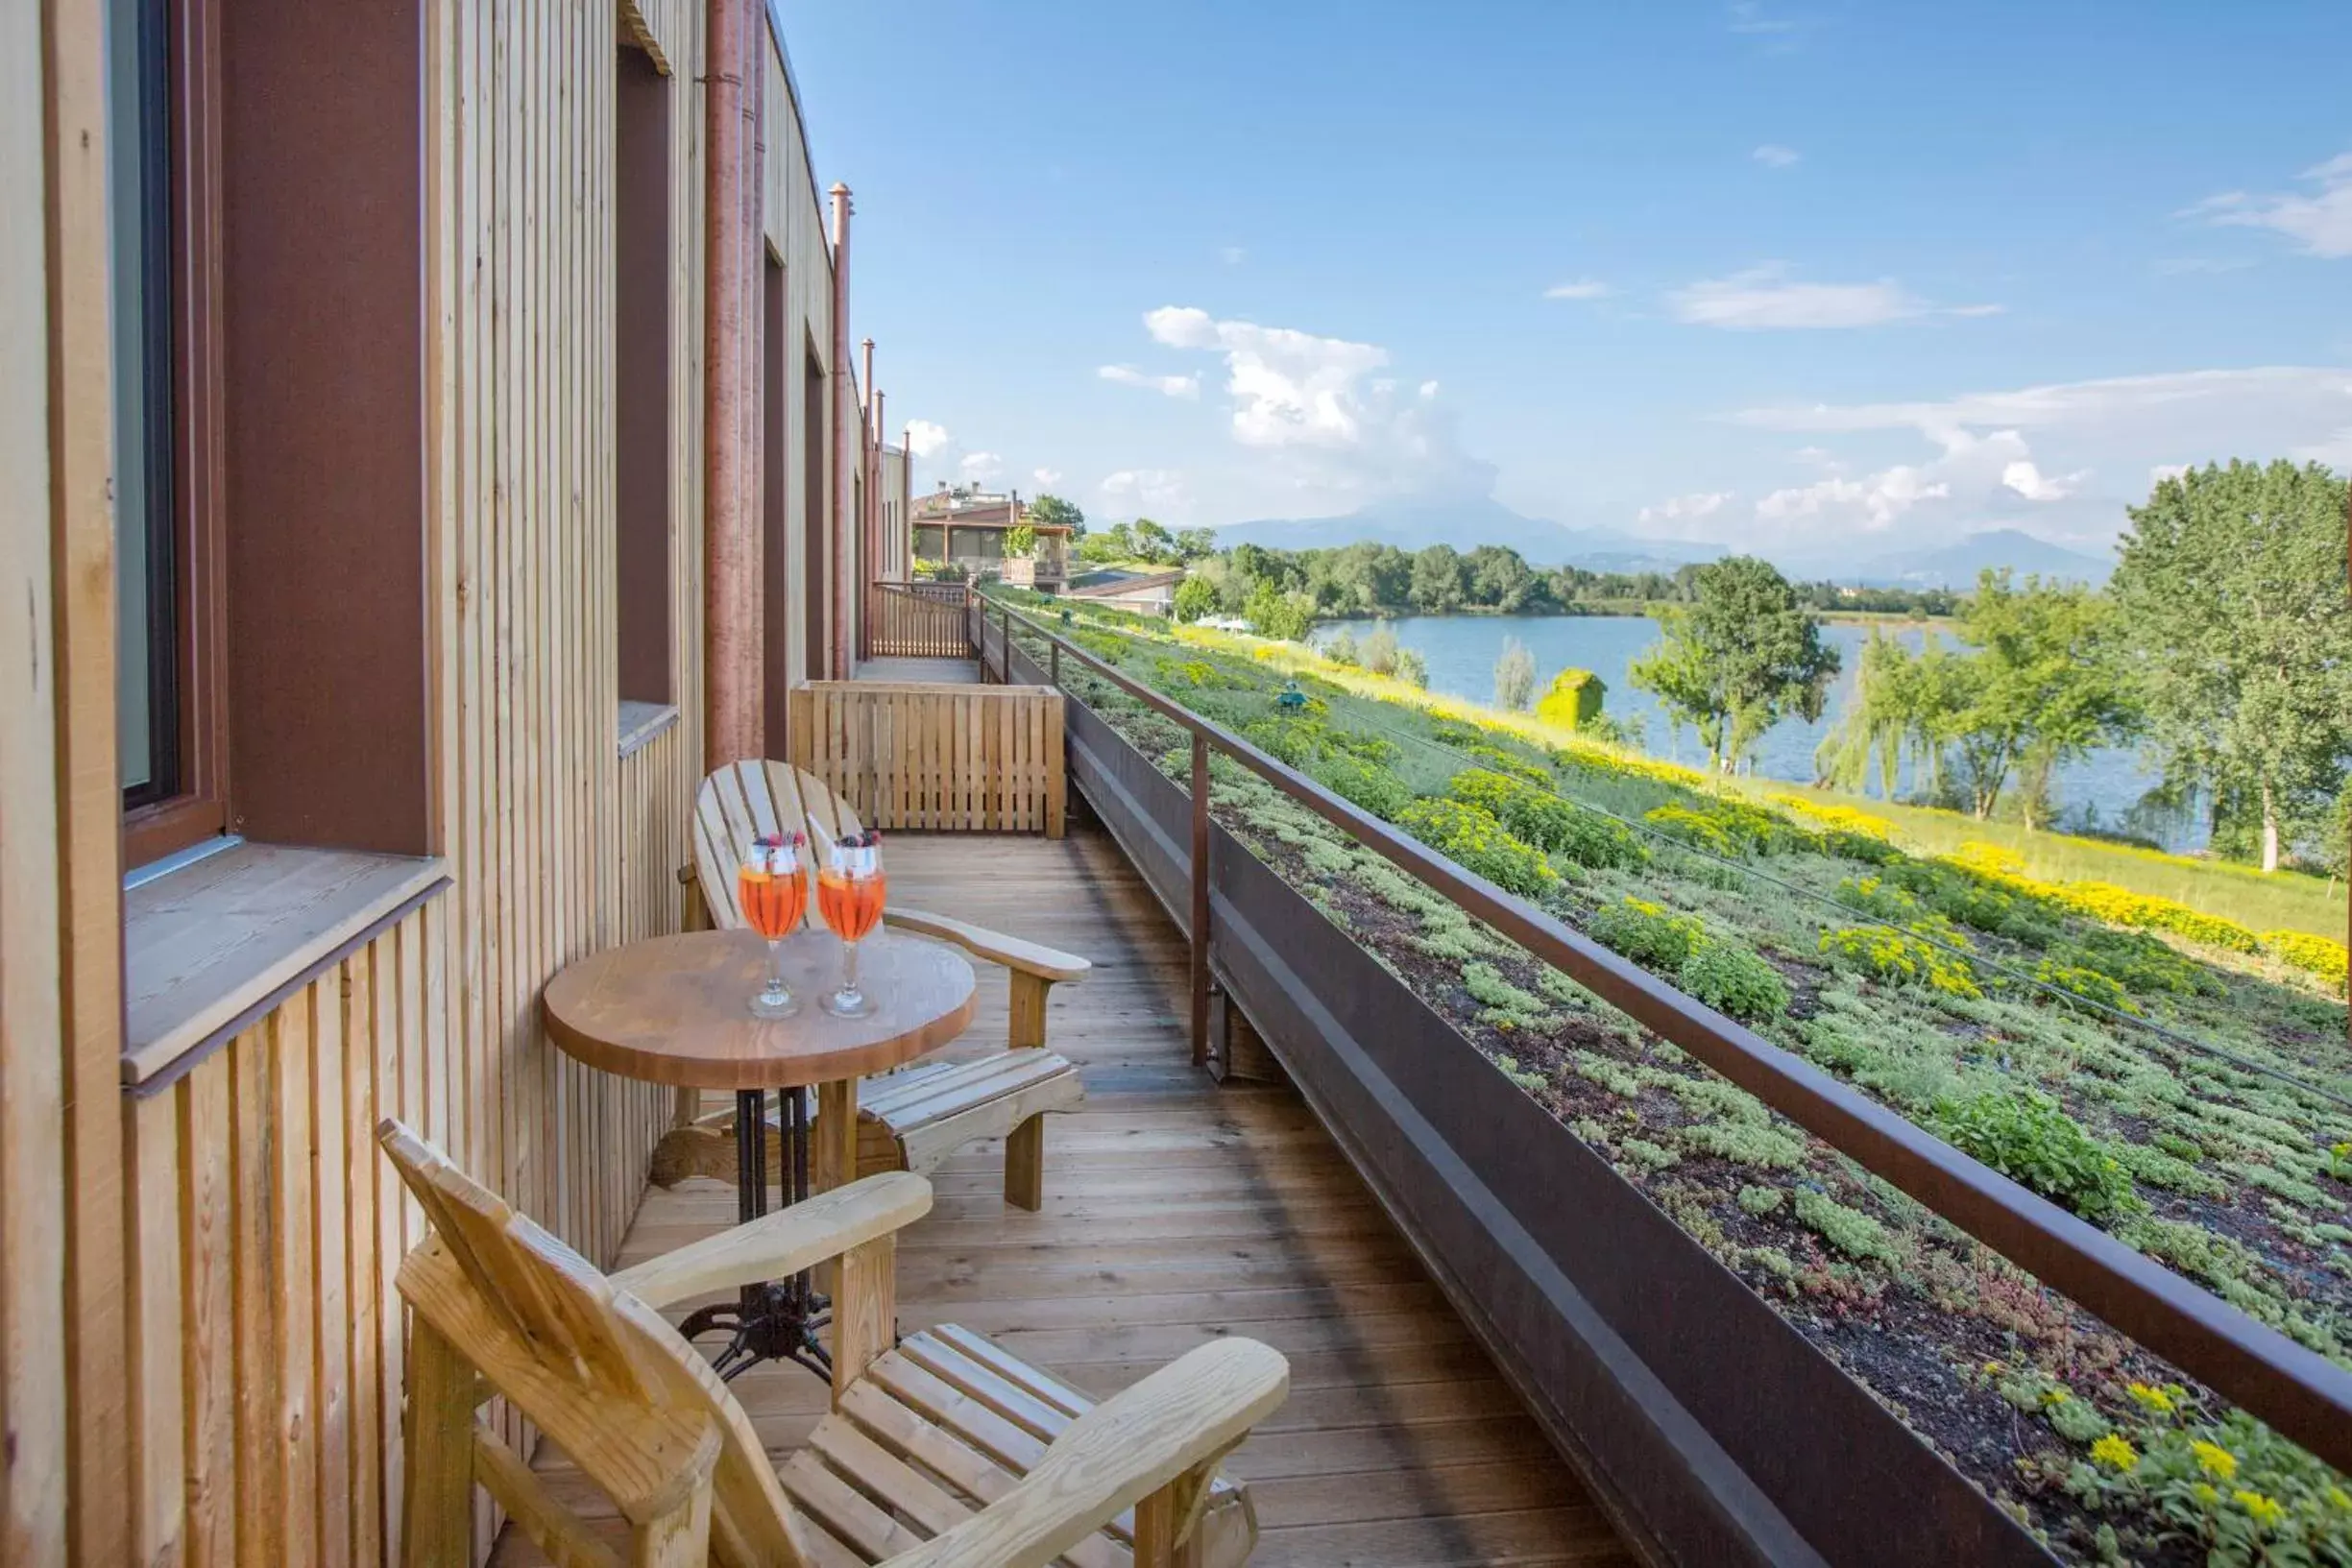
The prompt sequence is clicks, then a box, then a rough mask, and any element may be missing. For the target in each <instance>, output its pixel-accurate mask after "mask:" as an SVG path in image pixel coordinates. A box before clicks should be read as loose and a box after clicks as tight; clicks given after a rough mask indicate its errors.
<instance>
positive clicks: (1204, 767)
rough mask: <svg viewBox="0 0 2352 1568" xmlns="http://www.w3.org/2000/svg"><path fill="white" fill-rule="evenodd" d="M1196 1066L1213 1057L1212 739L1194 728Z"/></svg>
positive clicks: (1193, 1021) (1193, 870)
mask: <svg viewBox="0 0 2352 1568" xmlns="http://www.w3.org/2000/svg"><path fill="white" fill-rule="evenodd" d="M1192 872H1193V918H1192V931H1191V936H1192V992H1193V1019H1192V1023H1193V1066H1195V1067H1206V1066H1207V1065H1208V1059H1209V740H1208V736H1206V735H1203V734H1202V733H1201V732H1200V731H1198V730H1196V731H1194V732H1193V864H1192Z"/></svg>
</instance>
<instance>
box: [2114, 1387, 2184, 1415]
mask: <svg viewBox="0 0 2352 1568" xmlns="http://www.w3.org/2000/svg"><path fill="white" fill-rule="evenodd" d="M2123 1391H2124V1392H2125V1393H2127V1394H2129V1395H2131V1397H2132V1398H2134V1399H2136V1400H2138V1401H2139V1402H2140V1404H2141V1406H2142V1407H2143V1408H2144V1409H2146V1410H2151V1411H2155V1412H2156V1413H2157V1414H2159V1415H2170V1414H2171V1413H2172V1396H2171V1395H2170V1394H2169V1393H2166V1392H2165V1391H2164V1390H2163V1389H2162V1388H2151V1387H2148V1386H2147V1385H2146V1384H2145V1383H2135V1384H2133V1385H2132V1386H2131V1387H2128V1388H2125V1389H2124V1390H2123Z"/></svg>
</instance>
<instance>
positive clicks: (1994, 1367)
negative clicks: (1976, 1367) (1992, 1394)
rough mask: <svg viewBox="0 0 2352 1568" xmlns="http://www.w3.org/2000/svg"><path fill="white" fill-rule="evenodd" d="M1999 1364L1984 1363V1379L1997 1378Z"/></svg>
mask: <svg viewBox="0 0 2352 1568" xmlns="http://www.w3.org/2000/svg"><path fill="white" fill-rule="evenodd" d="M1999 1374H2000V1363H1999V1362H1986V1363H1984V1375H1985V1376H1986V1377H1996V1376H1998V1375H1999Z"/></svg>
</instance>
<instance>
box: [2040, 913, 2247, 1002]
mask: <svg viewBox="0 0 2352 1568" xmlns="http://www.w3.org/2000/svg"><path fill="white" fill-rule="evenodd" d="M2050 956H2051V957H2053V958H2055V959H2057V960H2058V961H2059V962H2060V963H2063V964H2067V965H2070V966H2072V967H2073V968H2076V969H2089V970H2096V971H2097V972H2098V973H2099V974H2101V975H2104V976H2106V977H2108V978H2109V979H2111V980H2113V981H2115V982H2116V983H2117V984H2118V985H2121V986H2122V987H2123V988H2124V989H2125V990H2127V991H2131V992H2135V993H2137V994H2139V995H2141V996H2155V995H2159V994H2169V995H2171V996H2177V997H2192V996H2197V995H2200V994H2201V995H2205V996H2221V995H2223V994H2224V992H2223V990H2222V987H2221V986H2220V984H2219V982H2218V981H2216V980H2214V979H2213V978H2211V977H2209V976H2208V975H2207V973H2206V972H2205V971H2204V970H2203V969H2202V968H2200V967H2199V966H2198V965H2195V964H2193V963H2191V962H2190V961H2189V960H2188V959H2186V958H2184V957H2182V956H2181V955H2180V954H2179V953H2175V952H2173V951H2172V950H2171V949H2170V948H2169V947H2167V946H2166V945H2165V944H2164V943H2162V942H2159V941H2157V940H2156V939H2155V938H2154V937H2152V936H2148V935H2146V934H2144V933H2142V932H2139V931H2114V930H2099V929H2089V930H2085V931H2084V932H2082V933H2081V934H2080V935H2079V936H2077V937H2075V938H2074V939H2073V941H2071V942H2068V943H2066V944H2064V945H2063V946H2061V947H2058V948H2056V949H2054V950H2052V952H2051V954H2050Z"/></svg>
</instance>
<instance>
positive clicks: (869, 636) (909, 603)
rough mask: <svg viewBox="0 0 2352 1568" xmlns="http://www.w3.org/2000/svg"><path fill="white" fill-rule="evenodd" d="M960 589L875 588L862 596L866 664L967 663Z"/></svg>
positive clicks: (879, 585)
mask: <svg viewBox="0 0 2352 1568" xmlns="http://www.w3.org/2000/svg"><path fill="white" fill-rule="evenodd" d="M963 601H964V591H963V589H962V588H961V586H960V585H932V584H910V583H876V584H874V585H872V586H871V587H869V588H868V589H867V590H866V614H865V655H864V657H866V658H868V659H969V658H971V657H972V642H971V639H970V638H969V637H967V636H966V635H965V632H964V614H963Z"/></svg>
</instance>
